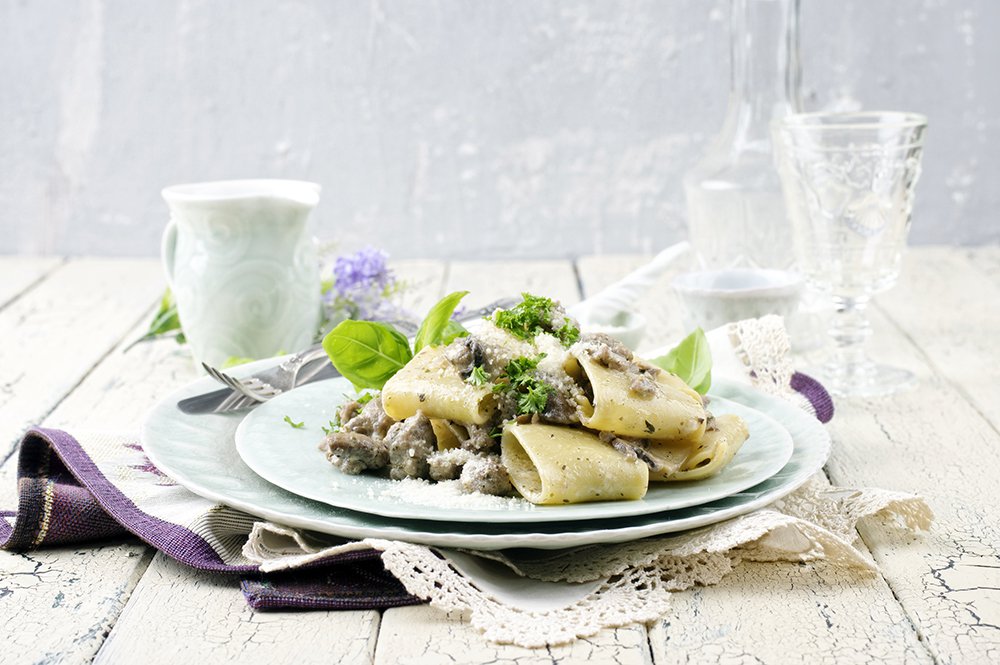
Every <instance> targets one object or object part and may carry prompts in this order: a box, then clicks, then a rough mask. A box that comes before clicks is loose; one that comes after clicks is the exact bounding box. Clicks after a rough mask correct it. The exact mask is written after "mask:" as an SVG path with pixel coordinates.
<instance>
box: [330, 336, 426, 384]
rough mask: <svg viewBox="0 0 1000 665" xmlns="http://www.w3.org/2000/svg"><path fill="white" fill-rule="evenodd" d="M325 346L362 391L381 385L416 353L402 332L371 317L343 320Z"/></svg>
mask: <svg viewBox="0 0 1000 665" xmlns="http://www.w3.org/2000/svg"><path fill="white" fill-rule="evenodd" d="M323 349H324V350H325V351H326V355H328V356H330V362H332V363H333V366H334V367H336V368H337V371H339V372H340V373H341V374H342V375H343V376H344V378H346V379H347V380H348V381H350V382H351V383H353V384H354V387H355V388H356V389H357V390H359V391H360V390H363V389H365V388H376V389H381V388H382V386H384V385H385V382H386V381H388V380H389V379H390V378H391V377H392V375H393V374H395V373H396V372H398V371H399V370H400V369H401V368H402V367H403V365H405V364H406V363H408V362H410V359H411V358H412V357H413V353H412V352H411V351H410V344H409V342H407V341H406V337H404V336H403V335H402V333H400V332H399V331H398V330H396V329H395V328H393V327H392V326H389V325H386V324H384V323H374V322H372V321H352V320H347V321H342V322H341V323H340V324H339V325H338V326H337V327H336V328H334V329H333V330H331V331H330V332H329V333H327V335H326V337H324V338H323Z"/></svg>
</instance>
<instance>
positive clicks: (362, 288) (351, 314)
mask: <svg viewBox="0 0 1000 665" xmlns="http://www.w3.org/2000/svg"><path fill="white" fill-rule="evenodd" d="M388 258H389V256H388V255H387V254H386V253H385V252H383V251H382V250H380V249H375V248H374V247H366V248H364V249H362V250H360V251H358V252H357V253H355V254H348V255H345V256H338V257H337V258H336V259H335V261H334V263H333V270H332V272H333V283H332V285H329V286H327V287H324V292H323V303H324V305H325V306H326V307H325V308H326V311H327V319H328V320H335V319H336V318H343V317H344V316H346V317H348V318H352V319H361V320H367V321H393V320H400V319H409V318H412V316H411V315H410V314H409V313H408V312H406V311H405V310H403V309H402V308H401V307H399V305H398V304H396V302H395V300H396V298H397V296H398V294H399V292H400V290H401V288H402V284H400V283H399V282H398V281H397V280H396V276H395V275H394V274H393V272H392V270H391V269H390V268H389V266H388V263H387V260H388Z"/></svg>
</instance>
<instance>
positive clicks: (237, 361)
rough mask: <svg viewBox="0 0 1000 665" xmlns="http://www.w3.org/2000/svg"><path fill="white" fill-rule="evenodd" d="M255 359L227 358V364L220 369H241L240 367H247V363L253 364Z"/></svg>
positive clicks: (223, 364)
mask: <svg viewBox="0 0 1000 665" xmlns="http://www.w3.org/2000/svg"><path fill="white" fill-rule="evenodd" d="M254 360H255V359H254V358H243V357H240V356H229V357H228V358H226V362H224V363H222V367H220V368H219V369H229V368H231V367H239V366H240V365H246V364H247V363H252V362H253V361H254Z"/></svg>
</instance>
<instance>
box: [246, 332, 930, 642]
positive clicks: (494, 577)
mask: <svg viewBox="0 0 1000 665" xmlns="http://www.w3.org/2000/svg"><path fill="white" fill-rule="evenodd" d="M709 339H710V342H711V344H712V351H713V356H714V358H715V364H714V367H715V369H713V371H714V372H716V374H717V375H720V374H721V375H725V376H727V377H728V378H742V379H743V380H744V381H746V382H749V383H751V384H753V385H754V386H756V387H757V388H759V389H761V390H763V391H764V392H768V393H770V394H776V395H779V396H783V397H786V398H790V397H792V393H793V391H791V389H790V388H789V387H788V382H789V380H790V378H791V375H792V370H791V365H790V363H789V361H788V357H787V354H788V349H789V346H788V340H787V336H786V335H785V332H784V326H783V323H782V321H781V319H779V318H777V317H765V318H763V319H759V320H754V321H742V322H740V323H737V324H730V325H729V326H726V327H724V328H721V329H718V330H716V331H713V333H710V335H709ZM733 368H737V369H733ZM734 375H736V376H734ZM874 516H879V517H882V518H892V519H895V520H896V521H897V523H898V524H899V525H900V527H901V528H905V529H908V530H911V531H915V530H922V529H927V528H928V527H929V526H930V521H931V517H932V516H931V511H930V509H929V508H928V506H927V504H926V503H925V502H924V501H923V500H922V499H921V498H919V497H916V496H913V495H909V494H903V493H900V492H891V491H887V490H880V489H848V488H840V487H831V486H830V485H829V483H828V482H827V480H826V478H825V477H824V476H823V475H822V474H818V475H817V476H816V477H814V478H812V479H811V480H810V481H809V482H808V483H807V484H806V485H805V486H803V487H802V488H800V489H799V490H797V491H796V492H794V493H792V494H790V495H789V496H787V497H785V498H784V499H782V500H780V501H777V502H776V503H774V504H772V505H771V506H769V507H768V508H766V509H762V510H758V511H757V512H754V513H750V514H748V515H744V516H742V517H737V518H735V519H732V520H729V521H726V522H722V523H719V524H716V525H713V526H709V527H705V528H703V529H698V530H696V531H691V532H688V533H683V534H680V535H672V536H664V537H657V538H648V539H645V540H639V541H633V542H630V543H624V544H614V545H593V546H588V547H582V548H575V549H571V550H560V551H555V552H543V551H534V550H533V551H529V553H527V554H525V553H523V552H518V553H517V554H516V555H515V554H511V553H503V552H481V553H468V552H453V551H448V550H441V549H437V548H431V547H426V546H423V545H414V544H411V543H404V542H398V541H388V540H378V539H367V540H364V541H359V542H352V543H347V544H343V545H336V546H329V545H328V544H327V543H326V542H324V541H321V540H318V539H316V538H314V537H312V536H310V535H309V534H306V533H302V532H299V531H297V530H295V529H290V528H288V527H283V526H279V525H275V524H269V523H257V524H255V525H254V527H253V530H252V532H251V534H250V537H249V539H248V541H247V543H246V545H245V547H244V549H243V555H244V556H245V557H247V558H248V559H250V560H251V561H254V562H257V563H259V564H260V566H261V570H263V571H275V570H286V569H289V568H295V567H298V566H301V565H304V564H306V563H311V562H314V561H317V560H321V559H324V558H327V557H330V556H333V555H336V554H340V553H343V552H347V551H352V550H356V549H361V548H368V547H372V548H375V549H377V550H380V551H381V552H382V562H383V564H384V565H385V567H386V569H387V570H388V571H390V572H391V573H392V574H393V575H395V576H396V577H397V578H398V579H399V580H400V582H402V583H403V585H404V586H405V587H406V589H407V591H409V592H410V593H412V594H414V595H416V596H419V597H421V598H425V599H427V600H428V601H430V603H431V605H433V606H434V607H438V608H440V609H442V610H445V611H451V610H464V611H466V612H467V616H469V617H470V620H471V622H472V624H473V625H474V626H476V627H477V628H478V629H479V630H481V631H482V633H483V635H484V637H486V639H488V640H491V641H494V642H499V643H511V644H517V645H520V646H524V647H539V646H544V645H555V644H561V643H565V642H569V641H572V640H574V639H576V638H580V637H587V636H589V635H593V634H594V633H596V632H598V631H599V630H601V629H603V628H611V627H617V626H623V625H626V624H629V623H634V622H640V623H649V622H652V621H656V620H657V619H659V618H661V617H663V616H664V615H666V614H668V613H669V611H670V602H671V593H672V592H675V591H681V590H684V589H689V588H691V587H693V586H696V585H711V584H715V583H717V582H719V580H721V579H722V578H723V577H725V576H726V575H727V574H729V572H731V571H732V570H733V568H734V567H736V566H738V565H741V564H742V563H743V562H746V561H751V562H800V561H820V560H822V561H825V562H827V563H829V564H830V565H836V566H841V567H847V568H853V569H861V570H867V571H871V572H874V571H875V564H874V562H873V561H872V560H871V558H870V557H869V556H868V555H867V554H866V553H865V552H864V551H862V550H860V549H858V548H856V547H855V546H854V543H855V541H856V540H857V538H858V534H857V531H856V530H855V529H856V525H857V523H858V521H859V520H861V519H863V518H866V517H874ZM526 579H529V580H534V582H533V583H532V584H527V585H526V584H524V580H526Z"/></svg>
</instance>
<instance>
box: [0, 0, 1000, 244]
mask: <svg viewBox="0 0 1000 665" xmlns="http://www.w3.org/2000/svg"><path fill="white" fill-rule="evenodd" d="M728 15H729V3H728V0H634V1H624V0H623V1H614V0H562V1H558V2H556V1H544V0H507V1H500V0H477V1H473V0H409V1H407V0H371V1H370V2H367V1H362V0H357V1H347V0H338V1H333V0H302V1H297V2H275V1H274V0H217V1H213V2H203V1H198V0H180V1H178V2H167V1H166V0H161V1H155V2H154V1H148V2H136V1H135V0H47V1H46V0H41V1H35V2H22V1H18V0H0V253H60V254H72V255H76V254H106V255H153V254H155V253H156V252H157V251H158V245H159V234H160V231H161V229H162V227H163V225H164V223H165V219H166V207H165V204H164V203H163V202H162V200H161V199H160V197H159V190H160V189H161V188H162V187H163V186H165V185H168V184H173V183H178V182H190V181H198V180H208V179H221V178H235V177H289V178H303V179H308V180H313V181H316V182H319V183H321V184H322V185H323V187H324V193H323V197H322V201H321V203H320V206H319V208H318V209H317V211H316V213H315V223H316V231H317V234H318V235H319V236H320V237H322V238H324V239H335V240H337V241H339V242H340V243H341V244H342V246H343V247H344V248H345V249H347V248H353V247H356V246H358V245H361V244H366V243H373V244H376V245H379V246H383V247H385V248H386V249H387V250H389V251H390V252H391V253H392V254H393V255H394V256H398V257H408V256H469V257H497V256H511V255H518V256H568V255H575V254H582V253H588V252H594V251H605V252H608V251H653V250H656V249H657V248H659V247H662V246H663V245H665V244H667V243H668V242H672V241H675V240H678V239H680V238H682V237H684V234H685V221H684V205H683V192H682V189H681V182H680V178H681V176H682V174H683V173H684V171H685V170H686V169H687V168H688V167H689V166H690V165H691V164H692V163H693V161H694V160H695V159H696V157H697V156H698V154H699V152H700V151H701V150H702V148H703V146H704V144H705V141H706V140H707V139H708V138H710V137H711V135H712V134H713V133H714V132H715V131H716V130H717V129H718V128H719V126H720V124H721V121H722V116H723V112H724V109H725V103H726V96H727V91H728V80H729V74H728V67H729V65H728ZM801 24H802V38H801V43H802V54H803V63H804V76H803V82H804V91H805V98H806V105H807V107H808V108H809V109H814V110H815V109H820V108H834V107H836V108H869V109H875V108H894V109H903V110H918V111H923V112H925V113H927V114H928V115H929V116H930V120H931V129H930V133H929V138H928V144H927V148H926V152H925V158H924V164H925V168H924V174H923V176H922V178H923V179H922V181H921V183H920V185H919V188H918V194H917V210H916V213H915V218H914V227H913V232H912V240H913V241H914V242H918V243H928V242H938V243H942V242H943V243H958V244H978V243H995V242H998V241H1000V224H998V221H997V210H1000V194H998V192H1000V188H998V187H996V186H994V182H995V181H996V180H997V179H1000V151H998V138H1000V73H998V65H1000V40H998V38H997V35H998V33H1000V2H998V1H997V0H950V1H949V0H802V13H801Z"/></svg>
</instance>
